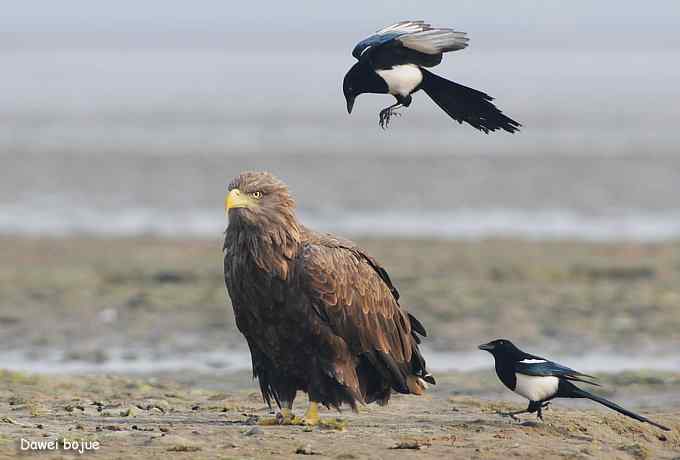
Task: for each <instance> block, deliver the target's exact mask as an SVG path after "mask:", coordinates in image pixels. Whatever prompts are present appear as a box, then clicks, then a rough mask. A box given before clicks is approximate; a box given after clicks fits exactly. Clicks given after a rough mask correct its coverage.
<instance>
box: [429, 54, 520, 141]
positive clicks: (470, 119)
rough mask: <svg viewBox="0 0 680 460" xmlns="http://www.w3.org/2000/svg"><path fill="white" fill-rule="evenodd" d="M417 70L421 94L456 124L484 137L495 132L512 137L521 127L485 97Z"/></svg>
mask: <svg viewBox="0 0 680 460" xmlns="http://www.w3.org/2000/svg"><path fill="white" fill-rule="evenodd" d="M420 70H421V71H422V73H423V82H422V83H421V88H422V89H423V91H425V92H426V93H427V95H428V96H430V98H432V100H433V101H434V102H435V103H436V104H437V105H438V106H439V107H441V108H442V109H443V110H444V112H446V113H447V114H449V116H450V117H451V118H453V119H454V120H456V121H458V123H463V122H466V123H469V124H470V125H472V126H474V127H475V128H477V129H479V130H480V131H484V132H485V133H487V134H488V133H489V131H496V130H498V129H503V130H505V131H507V132H509V133H514V132H515V131H519V128H520V126H522V125H521V124H519V123H518V122H516V121H515V120H513V119H512V118H509V117H507V116H505V115H504V114H503V112H501V111H500V110H499V109H498V107H496V106H495V105H493V104H492V103H491V101H492V100H493V98H492V97H491V96H489V95H488V94H486V93H483V92H481V91H477V90H476V89H472V88H468V87H467V86H463V85H459V84H458V83H454V82H452V81H449V80H447V79H445V78H442V77H440V76H438V75H435V74H433V73H432V72H429V71H427V70H425V69H423V68H422V67H421V69H420Z"/></svg>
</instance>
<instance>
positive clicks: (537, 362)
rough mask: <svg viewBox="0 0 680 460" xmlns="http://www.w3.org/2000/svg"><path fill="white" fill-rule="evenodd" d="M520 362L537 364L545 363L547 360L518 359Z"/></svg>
mask: <svg viewBox="0 0 680 460" xmlns="http://www.w3.org/2000/svg"><path fill="white" fill-rule="evenodd" d="M519 362H520V363H523V364H539V363H547V362H548V361H547V360H545V359H529V358H526V359H523V360H522V361H519Z"/></svg>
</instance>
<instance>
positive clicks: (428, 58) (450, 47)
mask: <svg viewBox="0 0 680 460" xmlns="http://www.w3.org/2000/svg"><path fill="white" fill-rule="evenodd" d="M467 45H468V38H467V37H466V35H465V32H458V31H455V30H453V29H448V28H438V27H432V26H431V25H430V24H428V23H426V22H424V21H401V22H398V23H396V24H392V25H391V26H387V27H385V28H383V29H380V30H378V31H377V32H376V33H374V34H373V35H371V36H370V37H368V38H366V39H364V40H362V41H360V42H359V43H358V44H357V45H356V46H355V47H354V50H353V51H352V56H354V57H355V58H356V59H358V60H360V61H362V60H368V61H370V63H371V64H373V66H374V67H376V68H390V67H392V66H395V65H400V64H417V65H420V66H423V67H434V66H436V65H437V64H439V63H440V62H441V60H442V53H446V52H448V51H455V50H460V49H463V48H465V47H466V46H467Z"/></svg>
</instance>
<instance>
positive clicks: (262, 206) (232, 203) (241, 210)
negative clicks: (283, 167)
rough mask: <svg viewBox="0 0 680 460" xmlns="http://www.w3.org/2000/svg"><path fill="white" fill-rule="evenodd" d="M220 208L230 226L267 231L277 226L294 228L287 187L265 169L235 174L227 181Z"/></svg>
mask: <svg viewBox="0 0 680 460" xmlns="http://www.w3.org/2000/svg"><path fill="white" fill-rule="evenodd" d="M224 209H225V212H226V213H227V214H228V215H229V226H230V227H231V226H232V225H238V226H243V227H249V228H251V229H252V230H260V231H266V232H267V233H269V232H274V231H276V232H278V231H280V230H281V226H283V227H286V228H289V229H292V228H291V227H295V229H297V222H296V218H295V201H294V200H293V198H292V197H291V196H290V193H289V192H288V186H286V184H284V183H283V182H282V181H281V180H279V179H278V178H276V177H275V176H274V175H272V174H270V173H268V172H260V171H245V172H242V173H241V174H239V175H238V176H236V177H235V178H234V179H233V180H232V181H231V183H230V184H229V187H228V193H227V196H226V197H225V199H224Z"/></svg>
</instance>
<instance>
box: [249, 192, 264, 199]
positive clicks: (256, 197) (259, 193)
mask: <svg viewBox="0 0 680 460" xmlns="http://www.w3.org/2000/svg"><path fill="white" fill-rule="evenodd" d="M250 196H252V197H253V198H255V199H256V200H259V199H260V198H262V192H259V191H258V192H253V193H251V194H250Z"/></svg>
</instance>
